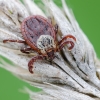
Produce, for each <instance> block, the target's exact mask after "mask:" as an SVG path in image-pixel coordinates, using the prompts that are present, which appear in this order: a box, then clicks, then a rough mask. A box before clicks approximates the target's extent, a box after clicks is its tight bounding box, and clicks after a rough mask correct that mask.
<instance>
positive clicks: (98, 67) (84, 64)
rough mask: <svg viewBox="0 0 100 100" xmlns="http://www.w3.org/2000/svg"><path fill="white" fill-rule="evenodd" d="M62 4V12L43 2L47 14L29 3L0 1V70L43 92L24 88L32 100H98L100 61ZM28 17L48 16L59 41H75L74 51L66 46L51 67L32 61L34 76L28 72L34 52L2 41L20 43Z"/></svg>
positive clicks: (33, 3) (99, 92)
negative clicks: (64, 39) (55, 26)
mask: <svg viewBox="0 0 100 100" xmlns="http://www.w3.org/2000/svg"><path fill="white" fill-rule="evenodd" d="M61 1H62V5H63V10H64V13H63V12H62V10H61V9H60V8H59V7H58V6H57V5H56V4H55V3H54V2H53V1H52V0H42V2H43V4H44V6H43V7H44V9H45V12H46V13H44V12H43V11H42V10H41V9H40V8H39V7H38V5H37V4H35V2H32V1H31V0H23V2H24V5H23V4H22V3H21V2H20V1H18V0H9V2H7V0H0V62H1V63H0V67H1V68H4V69H6V70H8V71H10V72H11V73H13V74H14V75H15V76H16V77H18V78H20V79H22V80H24V81H26V82H28V83H29V84H31V85H32V86H36V87H38V88H41V89H42V91H41V92H38V93H35V92H33V91H31V90H29V89H28V88H25V89H24V90H25V91H26V92H27V93H29V95H30V99H31V100H100V80H99V79H100V61H99V59H98V58H97V56H96V53H95V50H94V48H93V46H92V44H91V43H90V42H89V40H88V38H87V37H86V36H85V34H84V32H83V31H82V30H81V29H80V27H79V25H78V23H77V21H76V20H75V18H74V16H73V13H72V11H71V10H70V9H69V8H68V7H67V5H66V3H65V0H61ZM29 15H41V16H44V17H45V18H47V16H48V15H49V16H50V17H51V20H52V24H53V25H54V24H55V23H56V24H57V25H58V27H59V32H58V34H57V38H58V40H60V39H61V38H62V37H63V36H65V35H68V34H71V35H73V36H74V37H75V38H76V42H74V41H73V40H72V41H73V42H74V43H75V46H74V48H73V49H72V50H70V51H69V50H68V46H67V45H66V46H65V47H64V48H63V50H62V53H60V52H58V53H56V55H57V56H58V57H57V58H55V59H54V60H53V64H50V62H48V61H44V60H43V61H37V62H35V63H34V69H33V71H34V74H31V73H29V71H28V66H27V64H28V62H29V60H30V59H31V58H32V57H33V56H34V55H37V52H35V51H32V53H31V54H23V53H21V52H20V49H21V48H22V47H24V46H25V45H24V44H22V43H9V42H8V43H6V44H4V43H3V42H2V41H3V40H4V39H17V40H23V38H22V34H21V31H20V25H21V22H22V21H23V20H24V19H25V18H26V17H28V16H29ZM66 16H67V17H66ZM2 56H3V57H5V58H7V59H9V60H10V61H12V63H13V65H12V64H8V63H7V62H5V61H4V60H3V58H2ZM63 56H64V57H65V58H64V57H63ZM96 73H97V74H96Z"/></svg>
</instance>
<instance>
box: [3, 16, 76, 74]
mask: <svg viewBox="0 0 100 100" xmlns="http://www.w3.org/2000/svg"><path fill="white" fill-rule="evenodd" d="M57 30H58V27H57V25H56V26H52V24H51V23H50V21H49V20H48V19H46V18H44V17H42V16H40V15H34V16H30V17H28V18H26V19H25V20H24V21H23V22H22V24H21V32H22V36H23V38H24V40H25V41H21V40H12V39H6V40H3V42H4V43H6V42H8V41H9V42H18V43H25V44H27V45H28V46H30V47H29V48H24V49H21V51H22V52H23V53H29V51H30V50H35V51H36V52H38V54H39V55H37V56H35V57H33V58H32V59H31V60H30V61H29V63H28V69H29V71H30V73H33V71H32V69H33V66H34V65H33V63H34V62H35V61H36V60H42V59H48V60H53V59H54V57H55V52H58V51H60V50H61V49H62V48H63V47H64V46H65V45H66V44H70V46H69V47H68V49H69V50H71V49H72V48H73V47H74V42H73V41H71V40H68V38H72V39H73V40H74V41H76V38H75V37H74V36H72V35H66V36H64V37H63V38H62V40H61V41H57V40H56V34H57Z"/></svg>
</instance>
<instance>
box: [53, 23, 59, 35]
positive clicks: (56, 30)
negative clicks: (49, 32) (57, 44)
mask: <svg viewBox="0 0 100 100" xmlns="http://www.w3.org/2000/svg"><path fill="white" fill-rule="evenodd" d="M54 31H55V34H57V33H58V25H57V24H56V25H55V26H54Z"/></svg>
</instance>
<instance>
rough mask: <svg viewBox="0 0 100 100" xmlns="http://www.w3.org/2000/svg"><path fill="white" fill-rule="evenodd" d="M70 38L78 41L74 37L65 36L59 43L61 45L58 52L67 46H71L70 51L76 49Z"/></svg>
mask: <svg viewBox="0 0 100 100" xmlns="http://www.w3.org/2000/svg"><path fill="white" fill-rule="evenodd" d="M68 38H72V39H73V40H74V41H76V38H75V37H74V36H72V35H67V36H64V37H63V38H62V40H60V41H59V42H58V45H59V48H58V51H60V50H61V49H62V48H63V47H64V46H65V45H66V44H70V46H69V47H68V50H71V49H72V48H73V47H74V42H73V41H71V40H67V39H68Z"/></svg>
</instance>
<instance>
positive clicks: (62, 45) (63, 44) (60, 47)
mask: <svg viewBox="0 0 100 100" xmlns="http://www.w3.org/2000/svg"><path fill="white" fill-rule="evenodd" d="M66 44H71V46H70V47H69V48H68V50H71V49H72V48H73V47H74V42H72V41H66V42H64V43H62V44H61V45H59V50H58V51H60V50H61V49H62V48H63V47H64V46H65V45H66Z"/></svg>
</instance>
